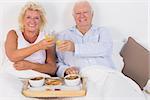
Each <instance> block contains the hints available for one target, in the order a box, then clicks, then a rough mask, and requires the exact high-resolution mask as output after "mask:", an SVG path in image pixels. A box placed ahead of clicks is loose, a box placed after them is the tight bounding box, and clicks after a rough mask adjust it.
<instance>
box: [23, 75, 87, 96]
mask: <svg viewBox="0 0 150 100" xmlns="http://www.w3.org/2000/svg"><path fill="white" fill-rule="evenodd" d="M23 83H24V85H23V89H22V94H23V95H24V96H27V97H76V96H85V95H86V78H83V77H82V78H81V84H80V85H79V86H80V88H79V89H74V88H71V87H69V86H66V85H65V84H64V86H65V87H66V89H62V90H51V89H48V88H49V87H51V88H53V86H46V87H47V88H45V87H44V86H45V85H44V86H43V87H41V88H40V89H36V88H34V89H33V88H31V87H30V84H29V82H28V80H24V82H23ZM62 86H63V85H62ZM54 87H55V86H54ZM67 88H68V89H67ZM70 88H71V89H70Z"/></svg>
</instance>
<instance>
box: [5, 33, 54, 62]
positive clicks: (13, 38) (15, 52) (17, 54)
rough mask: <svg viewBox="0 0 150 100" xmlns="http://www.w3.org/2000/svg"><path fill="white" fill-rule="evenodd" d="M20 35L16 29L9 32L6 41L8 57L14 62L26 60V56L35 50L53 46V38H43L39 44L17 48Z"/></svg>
mask: <svg viewBox="0 0 150 100" xmlns="http://www.w3.org/2000/svg"><path fill="white" fill-rule="evenodd" d="M17 40H18V36H17V34H16V32H15V31H14V30H11V31H9V32H8V35H7V38H6V42H5V51H6V55H7V57H8V58H9V59H10V60H11V61H12V62H17V61H21V60H24V58H26V57H28V56H30V55H31V54H33V53H34V52H37V51H38V50H42V49H47V48H48V46H52V40H46V39H44V40H42V41H40V42H39V43H37V44H33V45H31V46H29V47H25V48H22V49H17V47H18V42H17Z"/></svg>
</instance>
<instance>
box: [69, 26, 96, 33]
mask: <svg viewBox="0 0 150 100" xmlns="http://www.w3.org/2000/svg"><path fill="white" fill-rule="evenodd" d="M69 31H71V32H73V33H76V34H79V35H81V36H83V35H82V33H81V32H80V31H79V30H78V29H77V28H76V26H73V27H71V28H70V30H69ZM95 31H96V27H95V26H94V25H92V26H91V28H90V29H89V31H87V33H86V34H88V33H89V32H95Z"/></svg>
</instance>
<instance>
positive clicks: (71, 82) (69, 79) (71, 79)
mask: <svg viewBox="0 0 150 100" xmlns="http://www.w3.org/2000/svg"><path fill="white" fill-rule="evenodd" d="M64 81H65V84H66V85H67V86H77V85H79V84H80V83H81V77H80V75H78V74H69V75H67V76H65V77H64Z"/></svg>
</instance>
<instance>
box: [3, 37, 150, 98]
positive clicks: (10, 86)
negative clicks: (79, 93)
mask: <svg viewBox="0 0 150 100" xmlns="http://www.w3.org/2000/svg"><path fill="white" fill-rule="evenodd" d="M131 39H132V38H129V39H128V41H127V42H126V44H125V45H124V47H123V48H122V50H121V56H122V57H123V61H124V63H125V66H124V67H123V70H122V71H123V73H121V72H120V71H119V70H117V71H114V70H110V69H106V68H105V67H101V69H99V67H98V66H88V67H86V68H85V69H83V70H81V75H82V76H85V77H88V83H87V94H86V96H85V97H75V98H60V99H65V100H66V99H69V100H70V99H71V100H91V99H94V100H100V99H102V100H146V98H147V100H148V99H149V96H148V95H147V97H146V95H145V94H144V93H143V92H142V89H143V87H144V86H145V85H146V82H147V80H148V79H149V75H148V70H147V69H148V67H149V64H148V63H146V64H147V66H145V67H144V71H147V72H142V77H140V78H138V79H137V78H136V76H137V75H136V74H138V75H139V73H136V74H135V75H133V74H130V73H133V72H130V70H129V69H128V66H127V64H126V63H127V62H126V59H125V57H127V55H126V51H128V50H127V49H128V47H127V46H126V45H127V44H129V43H130V42H135V41H131ZM132 45H135V44H132ZM134 49H135V48H134ZM136 50H137V49H136ZM144 50H145V49H144ZM146 53H147V52H146ZM132 54H133V53H132ZM138 54H139V53H138ZM130 55H131V54H130ZM133 55H134V56H135V54H133ZM148 55H149V51H148ZM130 58H131V57H130ZM4 62H5V63H4ZM4 62H3V64H2V67H8V66H9V64H7V62H8V60H4ZM93 67H94V69H93ZM129 68H131V67H129ZM138 68H141V67H139V66H138ZM127 69H128V70H127ZM133 69H134V68H133ZM135 69H137V68H135ZM135 69H134V71H136V70H135ZM142 69H143V66H142ZM2 70H3V69H1V71H0V77H1V78H0V99H10V100H12V98H13V99H15V100H20V99H21V100H24V99H25V100H27V99H29V100H33V99H34V98H27V97H24V96H23V95H22V93H21V90H22V85H23V83H22V82H21V81H20V79H18V78H16V77H15V76H13V75H12V74H11V73H9V71H7V70H5V71H2ZM140 71H141V70H140ZM140 74H141V73H140ZM143 74H144V76H143ZM145 74H146V75H145ZM125 75H126V76H127V77H126V76H125ZM132 76H133V77H132ZM138 77H139V76H138ZM143 77H144V78H143ZM143 79H144V81H143Z"/></svg>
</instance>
